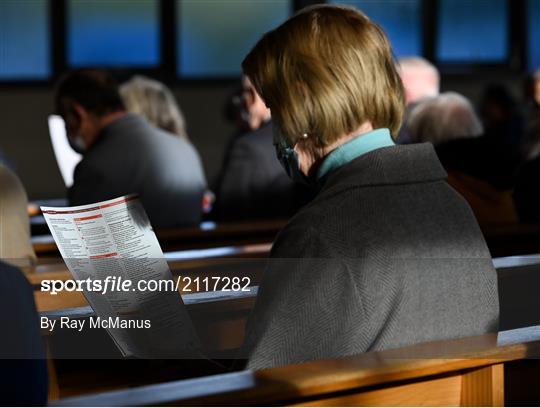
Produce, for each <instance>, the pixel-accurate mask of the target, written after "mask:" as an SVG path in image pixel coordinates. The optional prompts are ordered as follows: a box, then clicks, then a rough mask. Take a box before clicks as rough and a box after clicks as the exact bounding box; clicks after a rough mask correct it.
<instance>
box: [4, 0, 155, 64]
mask: <svg viewBox="0 0 540 408" xmlns="http://www.w3.org/2000/svg"><path fill="white" fill-rule="evenodd" d="M0 1H3V0H0ZM66 13H67V27H66V28H67V30H66V35H67V44H66V46H67V60H68V65H69V66H71V67H83V66H92V67H156V66H159V64H160V28H159V26H160V25H159V3H158V1H157V0H136V1H133V0H106V1H105V0H70V1H68V3H67V10H66Z"/></svg>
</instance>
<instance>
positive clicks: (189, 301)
mask: <svg viewBox="0 0 540 408" xmlns="http://www.w3.org/2000/svg"><path fill="white" fill-rule="evenodd" d="M537 258H538V259H537ZM539 261H540V256H531V257H517V258H516V257H511V258H498V259H495V260H494V264H495V266H496V267H497V269H498V273H499V282H500V283H499V290H500V292H501V293H503V294H504V296H503V297H502V298H501V299H502V301H501V324H503V325H504V326H503V327H506V328H515V327H519V324H520V323H522V319H521V318H520V317H519V316H515V313H514V311H515V310H522V309H523V308H520V304H521V303H523V302H525V304H530V299H529V300H527V299H524V297H523V296H514V295H513V296H510V295H509V294H511V293H514V292H515V291H516V290H518V291H520V293H523V292H522V291H521V290H520V289H519V287H516V286H515V285H516V284H515V279H512V277H513V275H512V274H517V277H518V283H519V284H520V285H521V284H522V283H524V282H522V281H523V279H521V278H522V273H523V270H522V269H521V268H526V269H525V272H530V273H532V272H531V271H535V269H531V267H532V268H536V269H538V268H539V266H540V263H539ZM246 272H248V273H249V268H248V269H247V270H246ZM261 273H262V272H261ZM525 283H526V282H525ZM508 288H510V289H508ZM222 295H223V294H220V293H219V292H218V293H199V294H187V295H186V294H184V296H183V298H184V302H185V303H186V306H187V308H188V311H189V313H190V316H191V317H192V320H193V322H194V324H195V327H196V330H197V331H198V333H199V335H200V337H201V340H202V342H203V344H204V346H205V348H206V350H211V353H213V355H212V357H214V358H232V357H234V356H235V355H236V350H237V349H238V348H239V347H240V346H241V344H242V342H243V336H244V329H245V323H246V320H247V317H248V316H249V313H250V312H251V308H252V307H253V305H254V302H255V295H254V293H252V294H249V295H246V296H240V297H237V298H233V297H229V298H227V296H226V295H225V296H222ZM529 297H530V296H529ZM536 298H537V296H536ZM537 310H539V309H538V308H534V310H531V311H530V313H529V315H530V316H533V315H538V313H537ZM92 313H93V311H92V310H91V308H89V307H86V308H78V309H72V310H62V309H60V310H55V311H49V312H45V313H43V315H47V316H49V317H51V316H57V317H59V316H68V317H71V318H81V319H84V318H88V317H89V316H90V314H92ZM533 317H536V322H539V321H540V316H533ZM537 324H538V323H537ZM535 330H536V331H532V332H531V331H529V333H533V334H535V333H538V332H539V329H535ZM513 333H514V334H513ZM515 333H518V334H519V332H505V333H503V334H501V336H499V338H500V339H505V338H506V339H508V338H511V335H512V334H513V335H514V338H515V336H516V334H515ZM46 334H47V333H44V335H46ZM103 336H104V337H105V338H107V336H106V334H103ZM509 336H510V337H509ZM47 337H48V340H47V341H48V342H49V345H50V347H49V349H50V350H51V351H52V354H51V357H52V358H54V357H55V352H54V351H55V350H59V349H62V348H63V347H62V346H61V345H62V344H66V343H68V344H71V345H75V346H76V347H78V348H79V350H85V353H91V352H92V347H93V345H94V343H93V341H91V340H90V339H88V338H86V337H82V336H80V337H78V338H77V337H67V338H64V339H62V337H61V334H58V333H55V334H54V335H53V336H47ZM488 337H489V336H488ZM488 337H485V336H484V337H482V338H477V339H476V340H468V341H467V342H464V343H463V342H461V341H454V342H450V343H445V346H444V347H443V346H440V345H439V346H437V345H435V346H426V345H424V346H422V347H421V348H420V349H415V348H412V349H411V348H408V349H406V351H400V352H399V353H402V354H399V353H398V354H392V353H395V352H389V351H388V352H384V353H385V354H383V356H384V357H385V358H386V359H387V360H388V361H390V360H389V356H393V357H392V359H394V360H396V361H397V360H403V359H413V360H419V361H417V362H416V363H415V367H420V366H421V365H422V364H423V360H434V359H436V360H441V359H443V360H448V359H463V356H464V355H466V353H477V352H478V351H479V350H484V349H485V347H486V345H488V344H490V345H491V346H493V344H494V343H493V341H495V343H496V341H497V338H496V337H495V340H493V338H491V340H489V339H488ZM492 337H493V336H492ZM514 340H515V339H514ZM514 340H513V341H514ZM84 341H90V346H88V345H86V343H84ZM507 343H508V341H506V343H505V344H507ZM55 344H57V345H56V347H55V346H54V345H55ZM58 344H60V345H58ZM499 345H500V344H499ZM110 347H111V348H113V349H114V345H113V344H112V343H111V344H110ZM535 347H536V346H535ZM441 350H443V351H444V353H445V354H444V355H443V356H441ZM482 352H484V351H482ZM403 353H405V354H403ZM407 353H408V354H407ZM98 355H99V354H98ZM467 355H468V354H467ZM231 356H232V357H231ZM374 356H377V357H376V358H375V360H373V361H377V359H378V358H379V357H378V356H379V354H374ZM486 358H487V357H486ZM489 358H491V357H489ZM362 361H363V362H364V363H365V362H367V361H370V360H362ZM373 361H372V362H373ZM362 364H363V363H362ZM430 364H432V362H431V363H430ZM460 364H462V363H460ZM429 367H431V365H430V366H429ZM475 367H476V366H475ZM475 367H473V368H475ZM476 368H479V367H476ZM464 369H465V368H464ZM466 369H469V368H466ZM459 370H462V368H459ZM494 370H499V368H496V369H494ZM494 372H495V371H494ZM495 373H496V372H495ZM79 374H81V373H79ZM462 374H463V373H461V374H459V376H457V374H452V379H447V380H444V381H442V382H437V381H436V382H434V383H431V382H430V383H429V384H430V385H429V387H428V388H427V389H428V390H429V389H431V388H430V387H432V386H437V387H438V386H439V385H441V384H442V385H443V388H444V389H446V387H449V386H450V385H451V384H453V386H454V387H455V386H457V385H456V384H458V383H459V384H461V382H462V380H463V378H464V377H462ZM243 375H244V376H245V375H246V374H243ZM479 375H480V374H479ZM481 375H485V373H484V374H481ZM497 375H498V374H497ZM456 376H457V377H456ZM467 378H468V377H467ZM117 381H119V380H117ZM147 381H148V380H147ZM81 383H82V381H81ZM120 385H122V384H121V381H120ZM139 385H140V384H139ZM103 386H104V385H103V384H101V385H100V384H94V387H96V388H94V391H95V389H100V388H103ZM368 386H369V387H371V385H366V387H368ZM85 387H86V388H85V389H84V391H85V392H87V391H92V388H90V389H89V386H88V384H86V386H85ZM422 387H423V386H422ZM60 388H62V387H60ZM72 388H74V389H76V387H72ZM188 388H189V389H191V387H188ZM414 389H415V390H417V391H415V392H424V391H421V390H422V389H423V388H418V389H417V388H414ZM465 389H466V388H465ZM80 392H81V390H79V389H77V390H76V391H72V394H77V393H80ZM392 392H394V391H392ZM441 392H442V391H441ZM464 392H465V391H464ZM60 395H61V396H62V395H64V396H65V394H63V393H62V392H60ZM366 395H375V394H366ZM441 395H442V394H441ZM456 395H457V394H453V397H452V398H454V400H449V399H443V400H441V401H440V404H443V402H448V401H454V402H455V401H457V400H456V399H455V398H457V397H456ZM460 395H461V394H460ZM370 398H371V397H370ZM377 398H378V397H377ZM400 398H401V397H400ZM445 398H446V397H445ZM460 398H461V397H460ZM367 401H371V400H367ZM385 401H386V400H385ZM413 402H414V401H411V404H413V405H417V404H419V402H414V403H413ZM156 403H158V402H156ZM182 403H183V402H182ZM186 403H189V402H186ZM214 403H216V404H222V403H224V402H219V401H215V402H214ZM234 403H236V400H235V401H234ZM234 403H233V404H234ZM245 403H249V402H245ZM257 403H259V402H257ZM260 403H262V402H260ZM284 403H285V402H284ZM286 403H289V402H288V401H286ZM291 403H292V402H291ZM370 403H372V401H371V402H370ZM431 403H433V404H437V405H438V404H439V402H437V400H433V401H431ZM335 404H337V405H342V404H345V402H342V401H336V402H335Z"/></svg>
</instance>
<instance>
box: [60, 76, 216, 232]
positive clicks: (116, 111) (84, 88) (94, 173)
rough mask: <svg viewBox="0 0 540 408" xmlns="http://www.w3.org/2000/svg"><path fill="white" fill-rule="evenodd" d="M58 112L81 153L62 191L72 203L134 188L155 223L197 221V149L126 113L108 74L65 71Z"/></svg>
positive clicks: (201, 183) (202, 182)
mask: <svg viewBox="0 0 540 408" xmlns="http://www.w3.org/2000/svg"><path fill="white" fill-rule="evenodd" d="M56 110H57V112H58V114H59V115H60V116H62V118H63V119H64V121H65V123H66V132H67V136H68V140H69V142H70V144H71V146H72V147H73V148H74V149H75V150H76V151H78V152H79V153H81V154H82V155H83V159H82V161H81V162H80V163H79V164H78V165H77V167H76V169H75V173H74V182H73V186H72V187H71V188H70V190H69V192H68V199H69V202H70V204H71V205H84V204H91V203H95V202H98V201H104V200H109V199H112V198H115V197H119V196H123V195H126V194H131V193H136V194H139V196H140V199H141V201H142V204H143V206H144V208H145V209H146V212H147V213H148V216H149V218H150V221H151V223H152V225H153V226H154V227H173V226H178V225H194V224H198V223H199V221H200V219H201V212H202V208H201V207H202V201H203V193H204V191H205V189H206V179H205V176H204V171H203V168H202V164H201V161H200V158H199V155H198V153H197V151H196V150H195V148H194V147H193V146H192V145H191V143H190V142H189V141H188V140H187V139H186V138H179V137H177V136H176V135H175V134H173V133H170V132H167V131H164V130H161V129H158V128H157V127H155V126H153V125H151V124H150V123H148V122H147V121H146V120H145V119H144V118H143V117H142V116H141V115H137V114H134V113H128V112H126V109H125V105H124V103H123V101H122V99H121V96H120V93H119V90H118V85H117V83H116V81H115V80H114V78H113V77H112V76H111V75H110V74H109V73H107V72H106V71H101V70H92V69H81V70H76V71H72V72H70V73H68V74H67V75H66V76H64V77H63V78H62V79H61V81H60V83H59V85H58V87H57V91H56Z"/></svg>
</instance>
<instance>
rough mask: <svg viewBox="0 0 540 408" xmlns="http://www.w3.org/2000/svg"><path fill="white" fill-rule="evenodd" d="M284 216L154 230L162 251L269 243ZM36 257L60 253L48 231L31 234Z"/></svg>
mask: <svg viewBox="0 0 540 408" xmlns="http://www.w3.org/2000/svg"><path fill="white" fill-rule="evenodd" d="M285 224H286V220H282V219H276V220H267V221H252V222H247V221H244V222H234V223H233V222H228V223H226V222H224V223H219V224H216V223H214V222H203V223H202V224H201V225H200V226H198V227H183V228H171V229H160V230H156V236H157V238H158V240H159V242H160V244H161V247H162V248H163V250H164V251H179V250H186V249H198V248H213V247H223V246H239V245H249V244H261V243H271V242H273V241H274V238H275V236H276V235H277V233H278V232H279V230H280V229H281V228H283V227H284V226H285ZM32 244H33V246H34V251H35V252H36V254H37V256H38V258H45V257H53V258H58V257H59V256H60V254H59V252H58V248H57V247H56V244H55V243H54V239H53V237H52V236H51V235H49V234H46V235H37V236H33V237H32Z"/></svg>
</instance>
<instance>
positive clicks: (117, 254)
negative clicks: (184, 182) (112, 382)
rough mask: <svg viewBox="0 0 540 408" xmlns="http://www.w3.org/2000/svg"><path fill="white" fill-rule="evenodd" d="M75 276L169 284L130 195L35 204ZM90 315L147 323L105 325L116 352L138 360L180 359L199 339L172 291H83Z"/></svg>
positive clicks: (143, 214)
mask: <svg viewBox="0 0 540 408" xmlns="http://www.w3.org/2000/svg"><path fill="white" fill-rule="evenodd" d="M41 210H42V212H43V215H44V217H45V220H46V221H47V224H48V226H49V228H50V230H51V233H52V235H53V237H54V240H55V242H56V245H57V246H58V248H59V250H60V253H61V254H62V257H63V258H64V261H65V262H66V265H67V267H68V268H69V270H70V271H71V273H72V275H73V277H74V279H75V280H87V279H90V280H99V281H101V282H102V283H103V282H104V281H105V280H106V279H107V277H109V280H110V279H111V278H112V277H116V279H124V280H131V281H132V282H133V284H134V285H135V284H136V283H137V282H139V281H141V280H144V281H145V282H146V281H148V280H154V281H163V280H170V281H171V282H173V278H172V275H171V272H170V270H169V266H168V264H167V261H166V260H165V258H164V256H163V252H162V250H161V247H160V245H159V242H158V240H157V238H156V235H155V234H154V231H153V230H152V227H151V225H150V222H149V220H148V217H147V215H146V212H145V211H144V208H143V206H142V204H141V202H140V201H139V199H138V198H137V197H136V196H135V195H130V196H125V197H120V198H117V199H113V200H108V201H104V202H100V203H95V204H90V205H84V206H78V207H60V208H57V207H41ZM84 295H85V296H86V298H87V300H88V302H89V303H90V305H91V306H92V307H93V309H94V311H95V312H96V315H97V316H98V317H100V318H103V319H108V318H109V317H111V318H113V319H115V318H116V317H119V318H121V319H125V320H126V321H128V320H131V321H150V322H151V328H139V329H133V328H130V329H125V328H113V329H108V331H109V334H110V335H111V336H112V338H113V339H114V341H115V342H116V344H117V345H118V347H119V349H120V351H121V352H122V353H123V354H124V355H125V356H127V355H133V356H137V357H141V358H175V357H177V358H186V357H188V356H194V355H196V354H198V350H200V346H199V341H198V339H197V336H196V334H195V331H194V329H193V326H192V322H191V319H190V318H189V315H188V313H187V310H186V308H185V306H184V304H183V302H182V298H181V296H180V294H179V293H178V292H177V291H175V290H165V291H147V290H145V291H141V290H138V289H135V288H134V287H132V288H131V289H130V290H127V291H126V290H117V291H113V292H110V291H108V292H107V293H105V294H103V293H102V292H92V291H89V290H85V291H84Z"/></svg>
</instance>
